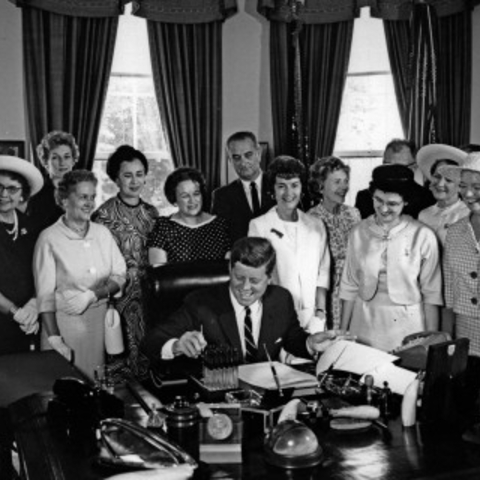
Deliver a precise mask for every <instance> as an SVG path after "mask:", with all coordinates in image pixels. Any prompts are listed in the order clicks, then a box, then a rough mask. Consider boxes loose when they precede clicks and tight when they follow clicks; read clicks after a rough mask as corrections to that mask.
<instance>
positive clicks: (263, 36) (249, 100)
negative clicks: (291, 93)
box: [222, 0, 273, 183]
mask: <svg viewBox="0 0 480 480" xmlns="http://www.w3.org/2000/svg"><path fill="white" fill-rule="evenodd" d="M237 4H238V13H237V14H236V15H235V16H233V17H232V18H230V19H228V20H227V21H226V22H225V23H224V27H223V131H222V137H223V144H225V141H226V139H227V138H228V137H229V136H230V135H231V134H232V133H234V132H236V131H240V130H250V131H252V132H254V133H255V134H256V135H257V136H258V140H259V141H261V142H269V144H270V148H271V147H272V141H273V133H272V120H271V112H272V107H271V102H270V93H269V92H270V68H269V23H268V21H267V19H266V18H265V17H262V16H261V15H259V14H258V13H257V11H256V7H257V0H237ZM259 46H260V48H259ZM224 156H225V155H224ZM224 160H225V161H224V163H223V166H224V167H227V168H226V169H224V171H223V173H224V175H222V178H223V181H224V182H225V183H226V182H229V181H231V180H232V179H233V178H235V173H234V172H233V169H232V167H231V166H230V165H229V164H228V162H227V161H226V159H224Z"/></svg>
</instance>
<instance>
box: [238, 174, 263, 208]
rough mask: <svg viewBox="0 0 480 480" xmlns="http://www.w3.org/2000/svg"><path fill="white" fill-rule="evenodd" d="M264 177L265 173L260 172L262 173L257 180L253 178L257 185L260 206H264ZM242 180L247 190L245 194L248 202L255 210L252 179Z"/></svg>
mask: <svg viewBox="0 0 480 480" xmlns="http://www.w3.org/2000/svg"><path fill="white" fill-rule="evenodd" d="M262 177H263V173H260V175H259V176H258V177H257V178H256V179H255V180H252V181H253V182H255V184H256V185H257V192H258V202H259V204H260V207H262ZM240 181H241V182H242V185H243V190H244V191H245V195H246V196H247V201H248V204H249V205H250V209H251V210H252V211H253V205H252V187H250V184H251V183H252V181H249V180H242V179H240Z"/></svg>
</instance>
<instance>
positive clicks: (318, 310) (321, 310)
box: [315, 308, 325, 313]
mask: <svg viewBox="0 0 480 480" xmlns="http://www.w3.org/2000/svg"><path fill="white" fill-rule="evenodd" d="M315 312H322V313H325V309H324V308H316V309H315Z"/></svg>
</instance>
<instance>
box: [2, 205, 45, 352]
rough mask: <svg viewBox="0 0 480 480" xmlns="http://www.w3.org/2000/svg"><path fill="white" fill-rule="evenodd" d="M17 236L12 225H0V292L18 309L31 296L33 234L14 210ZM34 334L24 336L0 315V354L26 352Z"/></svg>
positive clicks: (26, 220)
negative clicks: (15, 236)
mask: <svg viewBox="0 0 480 480" xmlns="http://www.w3.org/2000/svg"><path fill="white" fill-rule="evenodd" d="M17 218H18V236H17V238H16V239H14V238H13V236H12V235H10V234H9V231H11V230H12V227H13V225H10V224H6V223H2V222H0V293H2V295H4V296H5V297H7V298H8V299H9V300H11V301H12V302H13V303H14V304H15V305H17V306H18V307H23V306H24V305H25V303H27V302H28V301H29V300H30V299H31V298H33V297H35V284H34V281H33V270H32V259H33V249H34V247H35V241H36V239H37V235H36V233H35V229H34V228H32V224H31V221H30V218H28V217H27V216H26V215H24V214H23V213H22V212H19V211H17ZM37 343H38V338H37V335H25V333H23V331H22V330H21V329H20V326H19V324H18V323H17V322H15V321H14V320H13V319H12V317H11V316H10V314H2V313H0V355H4V354H6V353H18V352H28V351H29V350H30V347H31V345H34V346H35V345H37Z"/></svg>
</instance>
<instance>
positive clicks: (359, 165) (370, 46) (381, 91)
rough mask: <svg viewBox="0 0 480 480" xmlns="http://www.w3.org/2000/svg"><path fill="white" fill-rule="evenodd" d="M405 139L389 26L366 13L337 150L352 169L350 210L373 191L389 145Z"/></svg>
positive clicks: (357, 35) (359, 23) (359, 22)
mask: <svg viewBox="0 0 480 480" xmlns="http://www.w3.org/2000/svg"><path fill="white" fill-rule="evenodd" d="M403 136H404V134H403V131H402V126H401V122H400V115H399V111H398V106H397V102H396V98H395V90H394V87H393V79H392V73H391V69H390V62H389V59H388V53H387V45H386V40H385V33H384V28H383V23H382V21H381V20H379V19H375V18H371V17H370V16H369V10H367V9H366V8H363V9H362V15H361V17H360V18H358V19H356V20H355V25H354V32H353V40H352V51H351V55H350V64H349V68H348V76H347V81H346V85H345V92H344V95H343V100H342V109H341V113H340V121H339V126H338V131H337V138H336V142H335V148H334V154H335V155H337V156H339V157H341V158H342V159H344V160H345V162H346V163H347V164H348V165H350V167H351V175H350V192H349V194H348V196H347V199H346V203H347V204H349V205H353V204H354V202H355V196H356V193H357V191H358V190H361V189H363V188H366V187H367V186H368V183H369V181H370V176H371V171H372V170H373V168H375V167H376V166H377V165H379V164H380V163H381V161H382V154H383V150H384V149H385V145H386V144H387V143H388V142H389V141H390V140H391V139H392V138H403Z"/></svg>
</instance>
